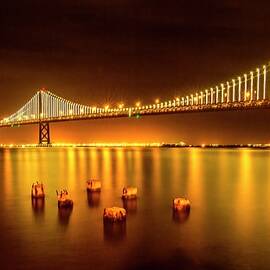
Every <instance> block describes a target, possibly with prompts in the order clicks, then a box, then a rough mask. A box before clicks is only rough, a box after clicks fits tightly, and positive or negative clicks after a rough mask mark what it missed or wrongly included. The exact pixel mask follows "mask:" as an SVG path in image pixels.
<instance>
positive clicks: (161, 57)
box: [0, 0, 270, 144]
mask: <svg viewBox="0 0 270 270" xmlns="http://www.w3.org/2000/svg"><path fill="white" fill-rule="evenodd" d="M5 2H6V1H5ZM16 2H17V3H16ZM269 55H270V2H269V1H256V2H255V1H237V0H231V1H229V0H228V1H222V0H219V1H217V0H213V1H209V0H205V1H192V0H191V1H180V0H178V1H158V0H155V1H152V0H147V1H127V0H115V1H114V0H110V1H102V0H96V1H86V0H85V1H81V0H76V1H74V0H73V1H70V0H65V1H38V0H32V1H23V0H20V1H9V2H6V3H3V2H1V6H0V89H1V92H0V93H1V98H0V116H1V117H5V116H7V115H9V114H11V113H13V112H15V111H16V110H17V109H18V108H19V107H20V106H22V105H23V104H24V103H25V102H26V101H27V100H28V99H29V98H30V97H31V96H32V95H33V94H34V93H35V92H36V91H37V89H39V88H41V87H45V88H46V89H48V90H50V91H52V92H54V93H55V94H57V95H59V96H62V97H65V98H67V99H70V100H72V101H75V102H79V103H82V104H85V105H99V106H103V105H105V104H107V103H110V104H111V105H117V104H118V103H119V102H124V103H125V104H130V105H133V104H134V103H135V102H136V101H138V100H140V101H141V102H142V103H149V102H153V100H155V99H156V98H160V100H162V99H170V98H173V97H175V96H178V95H182V94H189V93H191V92H195V91H200V90H201V89H205V88H208V87H209V86H215V85H216V84H218V83H221V82H225V81H227V79H232V78H233V77H236V76H237V75H240V74H242V73H244V72H248V71H250V70H251V69H254V68H256V67H257V66H258V65H262V64H265V63H267V62H268V61H269V59H270V57H269ZM268 90H269V91H270V85H269V88H268ZM268 119H270V112H269V110H261V111H248V112H218V113H192V114H177V115H170V116H151V117H145V118H141V119H110V120H97V121H77V122H68V123H56V124H53V125H52V131H51V132H52V141H53V142H60V141H66V142H101V141H106V142H119V141H130V142H134V141H148V142H150V141H155V142H157V141H163V142H177V141H185V142H187V143H194V144H196V143H249V142H251V143H270V136H269V134H270V126H269V124H268ZM37 136H38V133H37V127H36V126H25V127H21V128H17V129H15V128H3V129H0V142H1V143H7V142H13V143H26V142H28V143H31V142H33V143H35V142H37Z"/></svg>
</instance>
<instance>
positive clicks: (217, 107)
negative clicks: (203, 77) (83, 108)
mask: <svg viewBox="0 0 270 270" xmlns="http://www.w3.org/2000/svg"><path fill="white" fill-rule="evenodd" d="M267 108H270V100H256V101H242V102H229V103H218V104H207V105H205V104H200V105H189V106H171V107H169V106H167V107H163V108H159V109H157V108H155V109H149V108H148V109H137V108H133V109H132V110H131V111H130V110H127V109H117V111H114V112H104V113H91V114H83V115H81V114H80V115H71V116H62V117H61V116H60V117H51V118H40V119H34V120H33V119H31V120H26V119H25V120H21V121H14V122H8V123H5V122H4V123H3V122H2V123H0V127H13V126H21V125H32V124H38V123H40V122H64V121H78V120H96V119H106V118H120V117H136V116H137V115H139V116H147V115H166V114H176V113H194V112H218V111H236V110H239V111H240V110H250V109H267Z"/></svg>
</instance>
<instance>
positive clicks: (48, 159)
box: [0, 148, 270, 269]
mask: <svg viewBox="0 0 270 270" xmlns="http://www.w3.org/2000/svg"><path fill="white" fill-rule="evenodd" d="M269 162H270V155H269V152H264V151H262V152H256V151H252V150H235V151H229V150H207V149H206V150H203V149H158V148H156V149H143V148H134V149H123V148H116V149H110V148H106V149H102V148H100V149H96V148H80V149H77V148H63V149H49V148H48V149H19V150H14V149H6V150H4V151H3V166H2V169H3V172H2V175H3V179H2V181H1V182H0V185H1V188H0V193H1V198H2V204H1V205H2V207H3V211H1V212H0V215H1V218H2V220H3V221H4V222H5V223H6V224H7V226H8V228H11V229H10V230H13V231H12V233H10V234H9V235H8V237H10V239H11V242H12V241H18V239H19V241H20V243H22V246H23V247H24V248H23V249H21V250H19V251H18V250H14V252H17V254H18V256H22V258H24V257H23V256H28V255H27V254H32V255H33V256H36V257H38V256H39V254H42V253H43V252H47V253H46V254H48V258H49V261H50V260H51V259H52V258H54V256H55V255H54V254H55V252H57V253H58V254H63V252H62V251H63V250H65V252H66V253H65V255H66V256H68V257H69V258H72V259H73V260H74V261H76V260H78V261H80V262H81V263H82V262H83V263H87V262H89V260H91V262H93V263H95V262H96V260H100V261H102V260H104V254H106V260H107V261H108V262H110V263H111V264H114V263H115V258H120V259H119V265H120V264H121V263H122V262H123V261H122V260H121V258H125V260H126V261H132V258H133V254H134V253H136V252H138V251H141V250H151V252H150V255H149V256H152V255H153V256H154V255H156V254H158V255H159V256H161V257H162V256H165V255H164V254H167V255H168V254H170V252H171V251H172V250H178V249H179V250H180V251H182V250H184V251H185V254H187V255H188V256H190V257H192V258H196V259H197V257H196V256H198V257H199V258H202V257H204V258H205V257H207V256H209V254H210V255H211V256H213V257H214V256H217V254H220V257H222V256H223V253H224V252H225V251H227V250H229V251H230V252H231V251H232V250H233V252H234V253H235V254H238V251H239V250H241V249H242V248H243V243H244V244H245V246H248V244H249V241H251V240H253V239H256V241H260V238H259V237H258V235H260V237H261V238H262V239H263V238H264V239H263V240H262V241H261V242H259V244H260V245H259V247H260V249H259V251H258V252H257V249H258V245H257V246H256V248H253V247H252V246H251V245H250V246H249V249H253V252H254V253H255V254H256V256H260V255H259V253H260V252H263V251H264V250H266V249H267V248H268V244H267V243H268V242H269V241H270V236H269V224H270V223H269V220H270V218H269V214H268V210H269V205H268V206H267V207H265V208H264V207H258V205H259V203H260V202H258V201H259V200H260V198H261V200H262V201H263V202H265V203H269V196H268V192H269V187H270V184H269V179H268V178H269V174H270V171H269V169H268V165H269ZM86 178H97V179H100V180H101V181H102V191H101V194H100V197H98V198H94V197H92V198H91V199H92V201H91V200H90V204H89V201H87V200H88V197H87V193H86V190H85V180H86ZM36 180H42V181H43V182H44V184H45V187H46V192H47V195H48V196H47V197H46V200H45V204H44V205H42V204H41V205H40V208H36V209H35V206H33V205H32V203H31V200H30V187H31V184H32V182H34V181H36ZM125 185H134V186H137V187H138V190H139V200H138V208H137V205H135V206H132V207H133V208H134V209H135V211H134V213H136V214H135V215H131V213H132V212H131V211H130V215H128V220H127V224H126V225H127V226H126V228H125V230H124V233H123V235H124V236H125V237H119V242H117V248H115V246H114V243H112V245H110V247H109V248H108V245H107V243H108V242H110V241H111V239H113V233H114V232H113V231H111V230H108V231H105V232H104V230H103V229H104V227H103V221H102V213H103V209H104V207H110V206H113V205H118V206H122V200H121V191H122V187H123V186H125ZM61 187H65V188H67V189H68V190H70V191H71V192H72V197H73V198H74V209H73V211H72V214H71V215H70V216H68V215H66V213H62V214H63V215H61V214H59V211H58V208H57V202H56V196H55V189H56V188H61ZM176 194H177V195H180V196H181V195H182V196H187V197H188V198H189V199H190V200H191V205H192V206H191V212H190V216H189V218H188V219H187V220H186V221H185V222H184V223H174V222H173V221H172V218H171V216H172V215H171V214H172V212H171V199H172V196H175V195H176ZM267 196H268V197H267ZM265 197H267V198H265ZM91 203H92V204H91ZM89 206H90V207H89ZM259 206H260V205H259ZM3 217H4V218H3ZM262 218H263V220H262ZM1 226H3V223H2V224H1V223H0V229H1ZM105 229H106V228H105ZM120 236H121V234H120ZM12 237H13V238H12ZM258 239H259V240H258ZM104 240H105V241H104ZM55 243H56V244H55ZM89 243H94V245H92V244H91V245H90V244H89ZM264 243H265V244H264ZM5 245H8V248H10V249H11V247H12V248H14V246H11V245H10V242H6V243H5ZM9 245H10V246H9ZM220 245H221V247H220ZM160 246H162V249H161V248H160ZM0 247H1V243H0ZM52 247H53V248H52ZM66 247H67V248H66ZM75 247H76V248H75ZM77 247H80V248H77ZM213 247H214V249H213ZM216 247H220V250H219V248H216ZM15 249H16V247H15ZM97 251H98V252H97ZM20 252H21V253H20ZM256 252H257V253H256ZM180 253H181V252H180ZM93 254H94V255H93ZM151 254H152V255H151ZM181 254H182V253H181ZM40 256H41V255H40ZM74 256H75V257H74ZM76 256H78V257H76ZM168 256H169V255H168ZM179 256H180V255H179ZM227 256H228V257H229V256H230V255H228V254H227ZM249 256H252V254H251V255H250V254H249ZM63 258H64V257H61V256H60V261H61V260H62V259H63ZM177 258H178V257H177ZM222 258H223V257H222ZM247 258H248V257H247ZM130 259H131V260H130ZM166 259H167V257H166V258H165V257H164V260H166ZM184 259H185V258H184ZM255 259H256V258H255ZM9 260H11V258H9ZM22 260H23V259H22ZM61 262H63V261H61ZM62 265H65V264H62ZM119 265H118V264H117V266H119ZM28 266H29V265H28ZM117 266H116V264H115V269H118V268H117ZM178 266H179V265H178ZM30 268H31V267H30Z"/></svg>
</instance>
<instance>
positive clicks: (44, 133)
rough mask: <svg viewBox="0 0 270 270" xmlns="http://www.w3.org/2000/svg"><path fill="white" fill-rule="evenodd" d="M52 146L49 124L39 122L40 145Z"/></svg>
mask: <svg viewBox="0 0 270 270" xmlns="http://www.w3.org/2000/svg"><path fill="white" fill-rule="evenodd" d="M50 144H51V139H50V126H49V122H39V145H44V146H49V145H50Z"/></svg>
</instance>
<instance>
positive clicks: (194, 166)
mask: <svg viewBox="0 0 270 270" xmlns="http://www.w3.org/2000/svg"><path fill="white" fill-rule="evenodd" d="M201 152H202V150H201V149H197V148H193V149H191V151H190V153H189V170H188V192H187V193H188V194H189V195H190V196H191V197H194V198H196V202H194V204H196V205H203V198H202V196H203V194H202V193H203V190H202V183H203V181H204V179H203V177H204V174H203V170H202V160H201Z"/></svg>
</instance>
